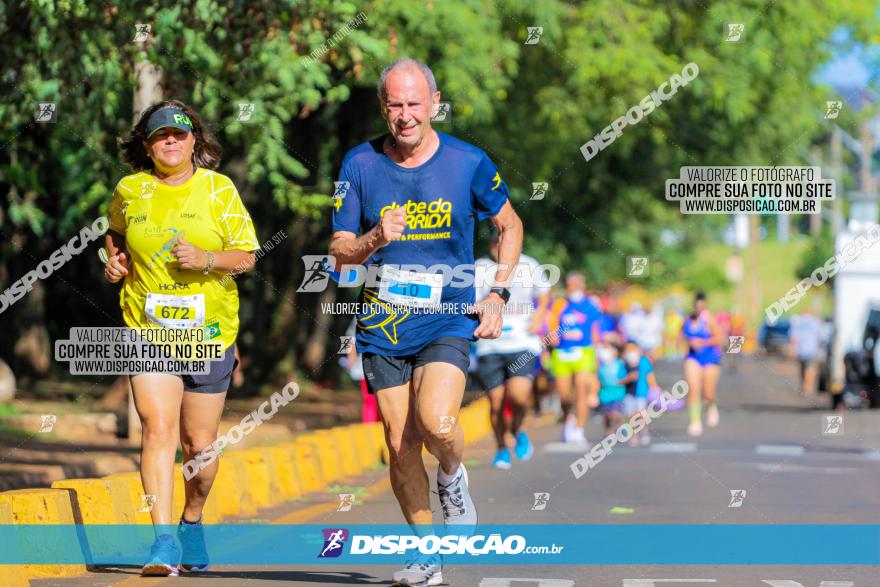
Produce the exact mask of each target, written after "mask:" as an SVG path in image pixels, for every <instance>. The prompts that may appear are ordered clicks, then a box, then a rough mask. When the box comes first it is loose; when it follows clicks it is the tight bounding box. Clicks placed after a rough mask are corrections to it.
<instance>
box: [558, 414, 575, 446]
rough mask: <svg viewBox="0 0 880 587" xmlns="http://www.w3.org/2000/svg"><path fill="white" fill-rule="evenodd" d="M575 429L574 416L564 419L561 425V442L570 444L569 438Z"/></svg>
mask: <svg viewBox="0 0 880 587" xmlns="http://www.w3.org/2000/svg"><path fill="white" fill-rule="evenodd" d="M576 429H577V419H576V418H575V417H574V415H570V416H569V417H568V418H566V419H565V423H564V424H563V425H562V442H571V440H570V438H571V436H572V434H574V431H575V430H576Z"/></svg>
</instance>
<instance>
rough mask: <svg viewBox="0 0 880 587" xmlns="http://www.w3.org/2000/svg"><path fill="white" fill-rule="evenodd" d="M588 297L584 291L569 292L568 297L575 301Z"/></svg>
mask: <svg viewBox="0 0 880 587" xmlns="http://www.w3.org/2000/svg"><path fill="white" fill-rule="evenodd" d="M585 297H586V294H585V293H584V292H582V291H573V292H571V293H570V294H568V299H570V300H571V301H573V302H579V301H581V300H582V299H584V298H585Z"/></svg>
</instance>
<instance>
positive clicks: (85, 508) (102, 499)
mask: <svg viewBox="0 0 880 587" xmlns="http://www.w3.org/2000/svg"><path fill="white" fill-rule="evenodd" d="M52 489H64V490H69V491H72V492H73V493H72V494H71V496H70V498H71V504H73V506H74V508H73V518H74V519H75V520H76V523H78V524H79V523H82V524H119V523H121V522H120V520H119V514H118V513H117V512H116V511H114V508H113V494H112V492H111V490H110V486H109V485H107V481H105V480H104V479H62V480H61V481H55V482H54V483H52Z"/></svg>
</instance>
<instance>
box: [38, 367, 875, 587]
mask: <svg viewBox="0 0 880 587" xmlns="http://www.w3.org/2000/svg"><path fill="white" fill-rule="evenodd" d="M658 372H659V379H660V382H661V384H662V385H663V386H664V388H669V387H670V386H671V385H672V384H673V383H674V382H675V381H677V380H678V379H679V378H680V366H679V365H677V364H671V365H670V364H665V365H661V366H660V368H659V371H658ZM795 378H796V372H795V367H794V365H793V364H789V363H786V362H783V361H780V360H767V359H756V358H746V357H742V358H740V360H739V363H738V364H737V366H736V368H735V369H734V368H731V367H730V366H728V368H727V369H726V370H725V372H724V374H723V375H722V380H721V385H720V393H719V405H720V408H721V425H720V426H719V427H718V428H717V429H711V430H710V429H707V431H706V433H705V434H704V435H703V436H702V437H700V438H698V439H692V438H689V437H687V436H686V435H685V433H684V430H685V426H686V423H687V421H686V420H687V415H686V413H685V411H680V412H674V413H667V414H664V415H663V416H662V417H661V418H659V419H658V420H656V421H655V422H654V423H653V424H652V434H653V441H654V442H653V444H652V446H650V447H638V448H631V447H620V448H615V450H614V452H613V453H612V454H611V455H609V456H608V457H607V458H606V459H605V460H604V461H603V462H601V463H599V464H598V465H597V466H596V467H595V468H594V469H592V470H590V471H589V472H588V473H587V474H586V475H585V476H584V477H582V478H580V479H575V478H574V476H573V475H572V474H571V472H570V469H569V464H570V463H571V462H572V461H573V460H574V459H575V458H577V457H578V456H581V454H582V453H583V449H579V450H577V449H571V448H570V447H566V446H565V445H562V444H560V443H558V442H557V441H558V437H559V434H560V430H561V427H560V426H559V425H557V424H555V423H552V422H550V421H549V420H548V419H546V418H545V419H544V420H540V421H539V420H535V419H533V420H532V421H531V422H530V431H531V434H532V437H533V440H534V441H535V443H536V445H537V450H536V455H535V458H534V459H532V460H531V461H529V462H526V463H517V462H514V467H513V469H512V470H510V471H498V470H493V469H492V468H491V466H490V463H491V459H492V457H493V454H494V447H493V446H492V445H491V443H489V442H483V443H480V444H479V445H477V446H473V447H469V448H468V449H467V451H466V457H465V458H466V462H469V463H470V464H469V473H470V479H471V486H472V489H471V493H472V496H473V498H474V500H475V502H476V504H477V507H478V511H479V514H480V521H481V523H498V524H612V525H613V524H767V525H774V524H808V523H814V524H848V523H857V524H880V411H874V412H850V413H847V414H845V415H844V418H843V421H842V426H841V427H840V428H838V429H836V433H835V434H828V433H827V432H828V428H827V421H826V416H828V415H833V413H832V412H830V411H829V410H828V409H827V407H828V405H829V402H828V400H827V396H824V395H819V396H816V397H814V398H802V397H799V396H798V395H797V393H796V391H795V389H796V387H795ZM601 436H603V430H602V425H601V422H600V421H599V419H598V418H594V419H593V420H591V422H590V424H589V426H588V437H589V439H590V440H591V441H597V440H598V439H600V438H601ZM435 469H436V465H429V473H430V474H431V477H432V478H433V474H434V471H435ZM385 477H387V474H386V473H383V472H373V473H370V474H368V475H364V476H362V477H360V478H358V479H357V480H354V481H353V482H352V483H351V485H355V486H361V487H370V488H371V489H370V494H369V495H368V496H367V497H365V498H364V499H360V500H359V501H358V502H357V504H356V506H355V507H354V508H353V509H352V510H351V511H348V512H338V511H336V510H335V508H333V507H327V506H330V505H331V504H333V503H335V502H337V501H338V499H337V496H336V495H335V494H327V495H323V496H314V497H313V498H311V499H310V500H308V502H304V503H303V502H290V503H289V504H287V505H284V506H279V507H277V508H275V509H274V510H272V511H267V512H263V513H261V514H260V516H259V518H260V519H261V520H271V521H273V522H281V523H310V524H326V525H327V526H333V527H337V526H338V527H343V526H345V525H348V524H372V523H383V524H397V523H400V522H401V521H402V517H401V515H400V512H399V509H398V506H397V504H396V502H395V501H394V498H393V495H392V494H391V492H390V491H389V490H388V486H387V482H386V481H385V480H384V479H385ZM737 490H744V491H745V497H744V499H743V500H742V502H741V504H740V505H739V506H738V507H730V504H731V491H737ZM537 492H547V493H549V494H550V496H549V501H548V503H547V505H546V507H545V509H543V510H535V509H533V507H534V504H535V499H534V494H535V493H537ZM432 499H434V501H435V506H436V496H434V497H433V498H432ZM322 503H323V504H324V505H322ZM435 520H437V521H439V513H437V514H436V516H435ZM244 521H246V520H244ZM700 546H702V547H705V545H700ZM712 546H714V547H717V548H718V549H720V550H723V549H725V547H726V545H725V544H723V543H719V544H717V545H712ZM280 547H281V548H291V549H295V548H297V546H296V545H282V546H280ZM579 547H581V548H584V549H587V550H589V549H590V547H591V546H590V544H588V543H587V544H582V545H580V546H579ZM606 547H607V545H606ZM694 547H695V545H691V544H670V545H669V548H670V549H674V550H682V549H688V548H694ZM619 548H620V549H621V550H624V549H626V548H627V546H626V545H625V544H621V545H619ZM393 570H394V567H391V566H384V565H383V566H378V565H360V566H356V567H347V568H343V567H339V566H328V565H325V564H321V565H318V564H316V565H314V566H310V567H305V566H290V567H286V566H285V567H278V566H263V567H260V566H247V567H238V566H235V567H233V566H217V567H214V568H213V569H212V571H211V572H210V573H207V574H206V575H205V576H201V577H199V578H193V577H185V578H184V577H182V578H165V579H142V578H140V577H139V576H138V569H136V568H133V567H128V568H110V569H101V570H100V571H99V572H92V573H89V574H88V575H86V576H83V577H79V578H74V579H63V580H59V579H56V580H40V581H32V585H40V586H48V585H58V586H79V585H101V586H106V585H116V586H119V585H135V584H137V585H160V584H161V585H166V584H172V583H171V582H177V581H186V582H187V585H189V584H192V585H193V586H198V587H202V586H205V587H207V586H208V585H230V586H231V585H255V586H256V585H259V586H263V585H274V584H279V585H281V584H294V585H327V586H329V585H387V584H389V583H390V575H391V573H392V572H393ZM444 577H445V579H446V584H448V585H454V586H474V587H476V586H482V587H501V586H504V585H511V586H515V587H526V586H529V585H538V586H540V587H567V586H570V585H578V586H597V587H599V586H601V587H605V586H607V587H611V586H614V587H650V586H652V585H656V586H661V585H662V586H667V585H668V586H671V587H675V586H679V585H701V584H707V585H718V586H735V587H739V586H743V587H746V586H749V587H751V586H759V585H775V586H777V587H798V586H799V585H801V586H803V587H816V586H819V585H822V586H823V587H843V586H845V585H851V586H853V587H863V586H864V587H868V586H870V587H877V586H880V568H878V567H876V566H873V567H872V566H867V565H853V566H831V565H799V566H781V565H735V566H734V565H699V566H693V565H692V566H684V565H653V566H648V565H639V566H629V565H606V564H593V565H578V566H575V565H504V566H502V565H478V564H466V565H458V566H447V567H446V568H444ZM505 579H508V580H505ZM510 579H518V580H514V581H511V580H510ZM528 579H531V581H529V580H528ZM650 579H653V580H654V581H650ZM539 580H540V582H539ZM823 581H824V583H823Z"/></svg>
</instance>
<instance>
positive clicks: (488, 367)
mask: <svg viewBox="0 0 880 587" xmlns="http://www.w3.org/2000/svg"><path fill="white" fill-rule="evenodd" d="M498 246H499V243H498V235H497V234H494V233H493V235H492V239H491V241H490V242H489V254H490V255H491V257H492V260H489V259H487V258H485V257H484V258H482V259H478V260H477V269H476V271H477V275H478V276H480V277H481V278H482V279H481V280H480V282H479V289H478V296H479V297H485V296H486V295H488V294H489V288H490V284H492V283H494V281H495V274H496V271H497V269H498V266H497V265H496V262H497V261H498ZM539 271H540V265H539V264H538V262H537V261H536V260H534V259H533V258H531V257H529V256H527V255H520V261H519V266H518V275H519V278H516V279H514V282H513V283H512V284H511V287H510V302H509V303H508V307H507V311H506V312H505V316H504V327H503V328H502V329H501V336H500V337H498V338H496V339H482V340H478V341H477V357H478V359H479V368H478V369H477V373H478V374H479V379H480V381H481V382H482V384H483V385H484V387H485V389H486V390H487V392H488V395H489V402H490V408H489V419H490V422H491V423H492V430H493V431H494V432H495V440H496V442H497V445H498V452H497V453H496V454H495V459H494V460H493V461H492V466H493V467H495V468H497V469H510V468H511V466H512V464H511V460H510V449H509V448H508V444H511V443H510V442H509V441H510V440H511V439H512V440H513V443H514V453H515V454H516V458H517V459H519V460H521V461H527V460H529V459H530V458H532V453H533V452H534V449H533V447H532V443H531V441H530V440H529V437H528V435H527V434H526V433H525V431H524V430H521V429H520V428H521V427H522V424H523V420H524V419H525V415H526V411H527V410H528V409H529V401H530V400H531V396H532V385H533V383H534V380H535V368H536V366H537V363H538V357H539V356H540V355H541V351H542V350H543V344H542V343H541V339H540V338H538V336H537V335H535V334H533V333H532V330H533V328H532V317H533V310H534V308H533V300H534V299H535V298H537V297H539V296H542V295H544V294H545V293H547V292H549V291H550V288H549V287H548V286H546V285H545V286H538V285H537V284H536V283H535V282H536V280H537V277H536V276H537V275H538V272H539ZM526 272H527V273H528V276H529V277H525V276H524V274H525V273H526ZM505 400H507V401H509V402H510V411H511V420H510V425H508V424H507V420H506V419H505V417H504V402H505Z"/></svg>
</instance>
